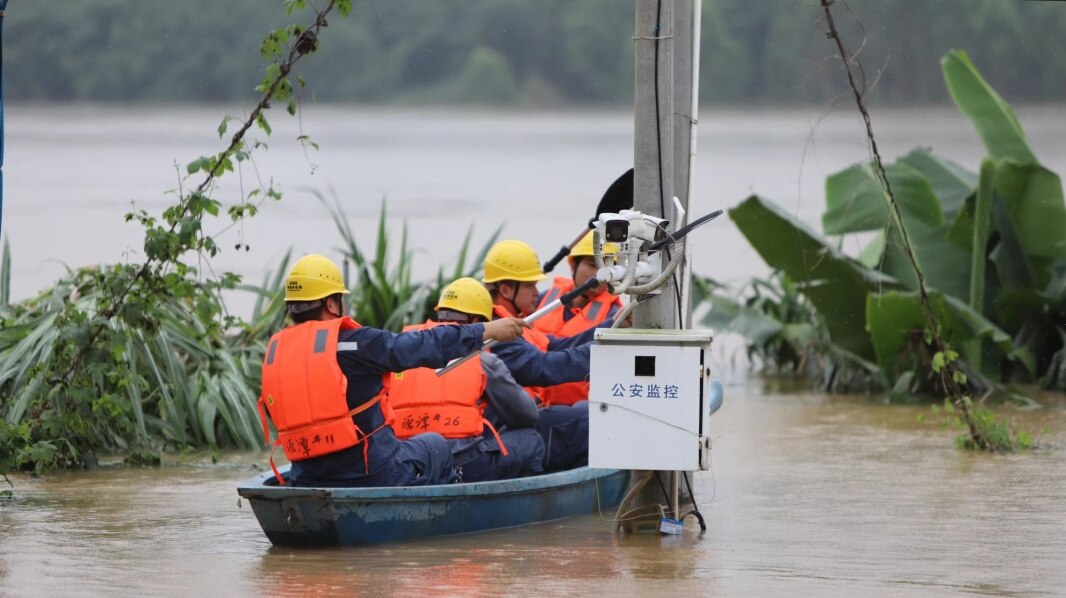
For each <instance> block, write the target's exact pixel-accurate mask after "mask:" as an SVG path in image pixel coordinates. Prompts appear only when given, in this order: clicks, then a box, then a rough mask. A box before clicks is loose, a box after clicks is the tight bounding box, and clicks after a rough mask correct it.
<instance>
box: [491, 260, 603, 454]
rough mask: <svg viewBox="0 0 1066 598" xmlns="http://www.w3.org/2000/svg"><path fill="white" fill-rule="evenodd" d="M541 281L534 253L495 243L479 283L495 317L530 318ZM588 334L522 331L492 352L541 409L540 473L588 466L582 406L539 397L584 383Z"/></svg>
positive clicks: (584, 405) (585, 415)
mask: <svg viewBox="0 0 1066 598" xmlns="http://www.w3.org/2000/svg"><path fill="white" fill-rule="evenodd" d="M545 278H546V277H545V276H544V273H543V272H542V270H541V266H540V260H539V259H537V254H536V252H535V251H533V248H532V247H530V246H529V245H528V244H526V243H523V242H522V241H514V240H509V241H501V242H499V243H497V244H496V245H493V246H492V248H491V249H489V252H488V254H486V256H485V276H484V278H483V279H482V282H484V283H485V286H486V288H487V289H488V290H489V293H490V294H491V296H492V302H493V315H494V316H495V317H496V318H509V317H514V316H526V315H529V314H530V313H532V312H533V310H534V307H535V306H536V304H537V299H538V297H539V293H538V292H537V282H539V281H541V280H544V279H545ZM560 309H563V308H560ZM592 333H593V330H592V329H589V330H587V331H585V332H582V333H580V334H577V335H574V336H571V337H556V336H552V335H548V334H544V333H543V332H540V331H539V330H536V329H535V328H527V329H525V330H523V331H522V338H519V339H516V340H514V341H511V342H505V343H500V344H498V345H496V346H495V347H493V348H492V352H493V353H495V354H496V355H498V356H499V357H500V359H501V360H503V363H504V364H505V365H506V366H507V369H509V370H510V371H511V375H512V376H513V377H514V379H515V381H516V382H518V383H519V384H521V385H522V386H525V387H526V390H527V391H528V392H529V393H530V395H531V396H533V397H534V398H535V399H536V400H537V401H538V404H539V405H540V406H541V407H542V408H541V410H540V417H539V418H538V419H537V430H538V431H539V432H540V434H541V436H542V437H543V438H544V442H545V445H546V449H547V458H546V459H545V464H544V470H545V471H559V470H563V469H572V468H574V467H580V466H582V465H587V464H588V421H589V420H588V417H589V416H588V403H587V402H584V401H581V402H578V403H576V404H574V405H547V404H545V402H544V400H543V397H542V395H543V394H544V393H545V389H546V388H550V387H552V386H555V385H558V384H565V383H567V382H584V381H587V380H588V375H589V349H590V343H591V342H592Z"/></svg>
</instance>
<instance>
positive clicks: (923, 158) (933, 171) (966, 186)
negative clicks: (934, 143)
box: [899, 149, 978, 218]
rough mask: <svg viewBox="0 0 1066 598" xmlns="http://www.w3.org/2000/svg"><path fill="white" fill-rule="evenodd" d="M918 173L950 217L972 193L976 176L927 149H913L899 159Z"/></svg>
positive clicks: (975, 185)
mask: <svg viewBox="0 0 1066 598" xmlns="http://www.w3.org/2000/svg"><path fill="white" fill-rule="evenodd" d="M899 162H900V163H902V164H906V165H907V166H910V167H911V168H913V169H914V170H916V171H917V172H918V173H920V174H921V175H922V176H923V177H925V180H927V181H929V184H930V185H931V186H932V188H933V193H934V194H936V197H937V199H938V200H940V206H941V208H942V209H943V211H944V215H945V216H946V217H948V218H950V217H952V216H953V215H954V214H955V213H956V212H958V211H959V209H960V208H962V203H963V201H965V200H966V198H967V197H970V196H971V195H973V194H974V191H975V190H976V189H977V181H978V177H977V175H976V174H974V173H972V172H970V171H968V170H966V169H965V168H963V167H962V166H959V165H958V164H956V163H954V162H952V161H951V160H948V159H946V158H941V157H939V156H936V155H934V154H933V153H931V152H930V151H929V150H925V149H915V150H911V152H910V153H909V154H907V155H906V156H903V157H902V158H900V159H899Z"/></svg>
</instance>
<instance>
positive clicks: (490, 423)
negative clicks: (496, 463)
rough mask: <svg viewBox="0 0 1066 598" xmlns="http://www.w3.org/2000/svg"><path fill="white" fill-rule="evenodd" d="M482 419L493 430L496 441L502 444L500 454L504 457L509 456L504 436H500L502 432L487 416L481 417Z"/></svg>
mask: <svg viewBox="0 0 1066 598" xmlns="http://www.w3.org/2000/svg"><path fill="white" fill-rule="evenodd" d="M481 421H483V422H485V425H486V426H488V428H489V431H491V432H492V435H493V437H495V438H496V443H497V444H499V445H500V454H502V455H503V456H504V457H506V456H507V447H506V446H504V445H503V438H500V433H499V432H497V431H496V428H495V427H494V426H493V425H492V422H490V421H489V420H487V419H485V418H481Z"/></svg>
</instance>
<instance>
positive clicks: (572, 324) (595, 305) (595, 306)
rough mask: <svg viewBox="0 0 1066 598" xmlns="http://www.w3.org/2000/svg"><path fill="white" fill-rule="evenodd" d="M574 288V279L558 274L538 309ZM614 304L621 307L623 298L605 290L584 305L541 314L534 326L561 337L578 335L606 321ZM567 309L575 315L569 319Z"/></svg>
mask: <svg viewBox="0 0 1066 598" xmlns="http://www.w3.org/2000/svg"><path fill="white" fill-rule="evenodd" d="M572 290H574V281H573V280H572V279H570V278H563V277H561V276H556V277H555V280H554V281H552V288H551V290H550V291H548V293H547V294H546V295H544V299H542V300H541V302H540V305H538V306H537V309H540V308H541V307H544V306H545V305H547V304H549V303H551V302H552V301H555V300H556V299H558V298H559V296H560V295H562V294H563V293H569V292H570V291H572ZM612 306H618V307H621V306H622V300H621V299H619V298H618V297H616V296H614V295H612V294H610V293H608V292H607V291H606V290H604V291H603V292H602V293H600V294H599V295H596V296H595V297H593V298H592V299H589V300H588V303H586V304H585V306H584V307H581V308H577V307H572V308H567V307H566V306H563V307H562V308H560V309H556V310H553V311H552V312H551V313H548V314H545V315H543V316H541V317H540V318H538V319H537V321H536V322H533V327H534V328H536V329H537V330H540V331H541V332H543V333H545V334H553V335H555V336H561V337H570V336H576V335H578V334H581V333H582V332H584V331H586V330H588V329H589V328H592V327H594V326H596V325H598V324H602V323H603V322H604V321H606V320H607V316H609V315H610V313H611V307H612ZM567 309H569V310H570V313H571V314H573V315H572V316H571V317H570V319H569V320H564V319H563V314H564V313H565V311H566V310H567Z"/></svg>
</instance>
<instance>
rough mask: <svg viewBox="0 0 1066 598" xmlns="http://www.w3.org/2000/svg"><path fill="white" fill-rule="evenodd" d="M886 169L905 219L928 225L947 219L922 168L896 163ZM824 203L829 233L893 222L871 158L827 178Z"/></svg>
mask: <svg viewBox="0 0 1066 598" xmlns="http://www.w3.org/2000/svg"><path fill="white" fill-rule="evenodd" d="M885 173H886V174H887V175H888V180H889V183H890V184H891V186H892V193H893V194H894V195H895V196H896V201H898V202H899V206H900V212H901V213H902V215H903V221H904V223H906V224H908V225H909V224H910V223H912V222H921V223H924V224H926V225H928V226H939V225H942V224H943V223H944V213H943V210H942V209H941V207H940V201H939V200H938V199H937V196H936V194H935V193H934V192H933V187H932V185H930V184H929V181H927V180H926V179H925V177H924V176H923V175H922V173H921V172H919V171H918V170H915V169H914V168H912V167H910V166H908V165H907V164H902V163H897V164H891V165H889V166H888V167H886V168H885ZM825 203H826V209H825V213H824V214H822V228H823V229H824V230H825V233H826V234H827V235H841V234H844V233H854V232H862V231H870V230H880V229H884V228H885V227H886V226H888V224H889V222H890V218H889V199H888V194H887V193H886V192H885V190H884V188H883V187H882V186H881V183H880V181H879V180H878V177H877V175H876V173H875V171H874V167H873V165H872V164H870V163H868V162H867V163H863V164H855V165H853V166H851V167H849V168H846V169H844V170H842V171H840V172H838V173H836V174H833V175H831V176H830V177H829V178H828V179H826V182H825Z"/></svg>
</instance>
